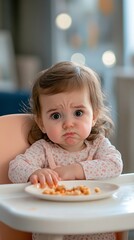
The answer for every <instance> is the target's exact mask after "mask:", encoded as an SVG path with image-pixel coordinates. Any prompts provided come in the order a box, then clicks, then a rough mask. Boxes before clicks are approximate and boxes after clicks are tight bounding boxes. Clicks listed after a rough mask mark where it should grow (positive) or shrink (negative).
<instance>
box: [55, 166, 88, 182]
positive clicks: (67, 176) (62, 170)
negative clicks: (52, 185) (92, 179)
mask: <svg viewBox="0 0 134 240" xmlns="http://www.w3.org/2000/svg"><path fill="white" fill-rule="evenodd" d="M54 170H55V172H57V173H58V175H59V177H60V178H61V179H62V180H80V179H81V180H83V179H85V174H84V170H83V167H82V166H81V165H80V164H79V163H74V164H70V165H67V166H59V167H56V168H55V169H54Z"/></svg>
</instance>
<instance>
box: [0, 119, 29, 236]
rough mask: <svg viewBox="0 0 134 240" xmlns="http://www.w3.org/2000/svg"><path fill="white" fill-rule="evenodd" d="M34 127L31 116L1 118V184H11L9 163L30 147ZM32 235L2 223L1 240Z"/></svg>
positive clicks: (0, 225)
mask: <svg viewBox="0 0 134 240" xmlns="http://www.w3.org/2000/svg"><path fill="white" fill-rule="evenodd" d="M31 125H32V118H31V115H30V114H11V115H5V116H0V184H7V183H10V181H9V179H8V174H7V173H8V165H9V161H10V160H11V159H13V158H14V157H15V156H16V155H17V154H19V153H23V152H24V151H25V150H26V148H27V147H28V146H29V144H28V141H27V136H28V132H29V130H30V128H31ZM31 239H32V237H31V234H29V233H24V232H21V231H17V230H14V229H11V228H10V227H8V226H6V225H5V224H3V223H1V222H0V240H31Z"/></svg>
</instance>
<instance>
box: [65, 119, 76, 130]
mask: <svg viewBox="0 0 134 240" xmlns="http://www.w3.org/2000/svg"><path fill="white" fill-rule="evenodd" d="M73 126H74V123H73V119H72V118H67V119H65V120H64V122H63V128H64V129H67V128H72V127H73Z"/></svg>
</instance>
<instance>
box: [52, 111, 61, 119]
mask: <svg viewBox="0 0 134 240" xmlns="http://www.w3.org/2000/svg"><path fill="white" fill-rule="evenodd" d="M51 118H52V119H53V120H57V119H59V118H61V114H60V113H58V112H57V113H53V114H51Z"/></svg>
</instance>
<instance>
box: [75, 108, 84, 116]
mask: <svg viewBox="0 0 134 240" xmlns="http://www.w3.org/2000/svg"><path fill="white" fill-rule="evenodd" d="M74 115H75V116H76V117H81V116H82V115H83V111H82V110H76V111H75V113H74Z"/></svg>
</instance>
